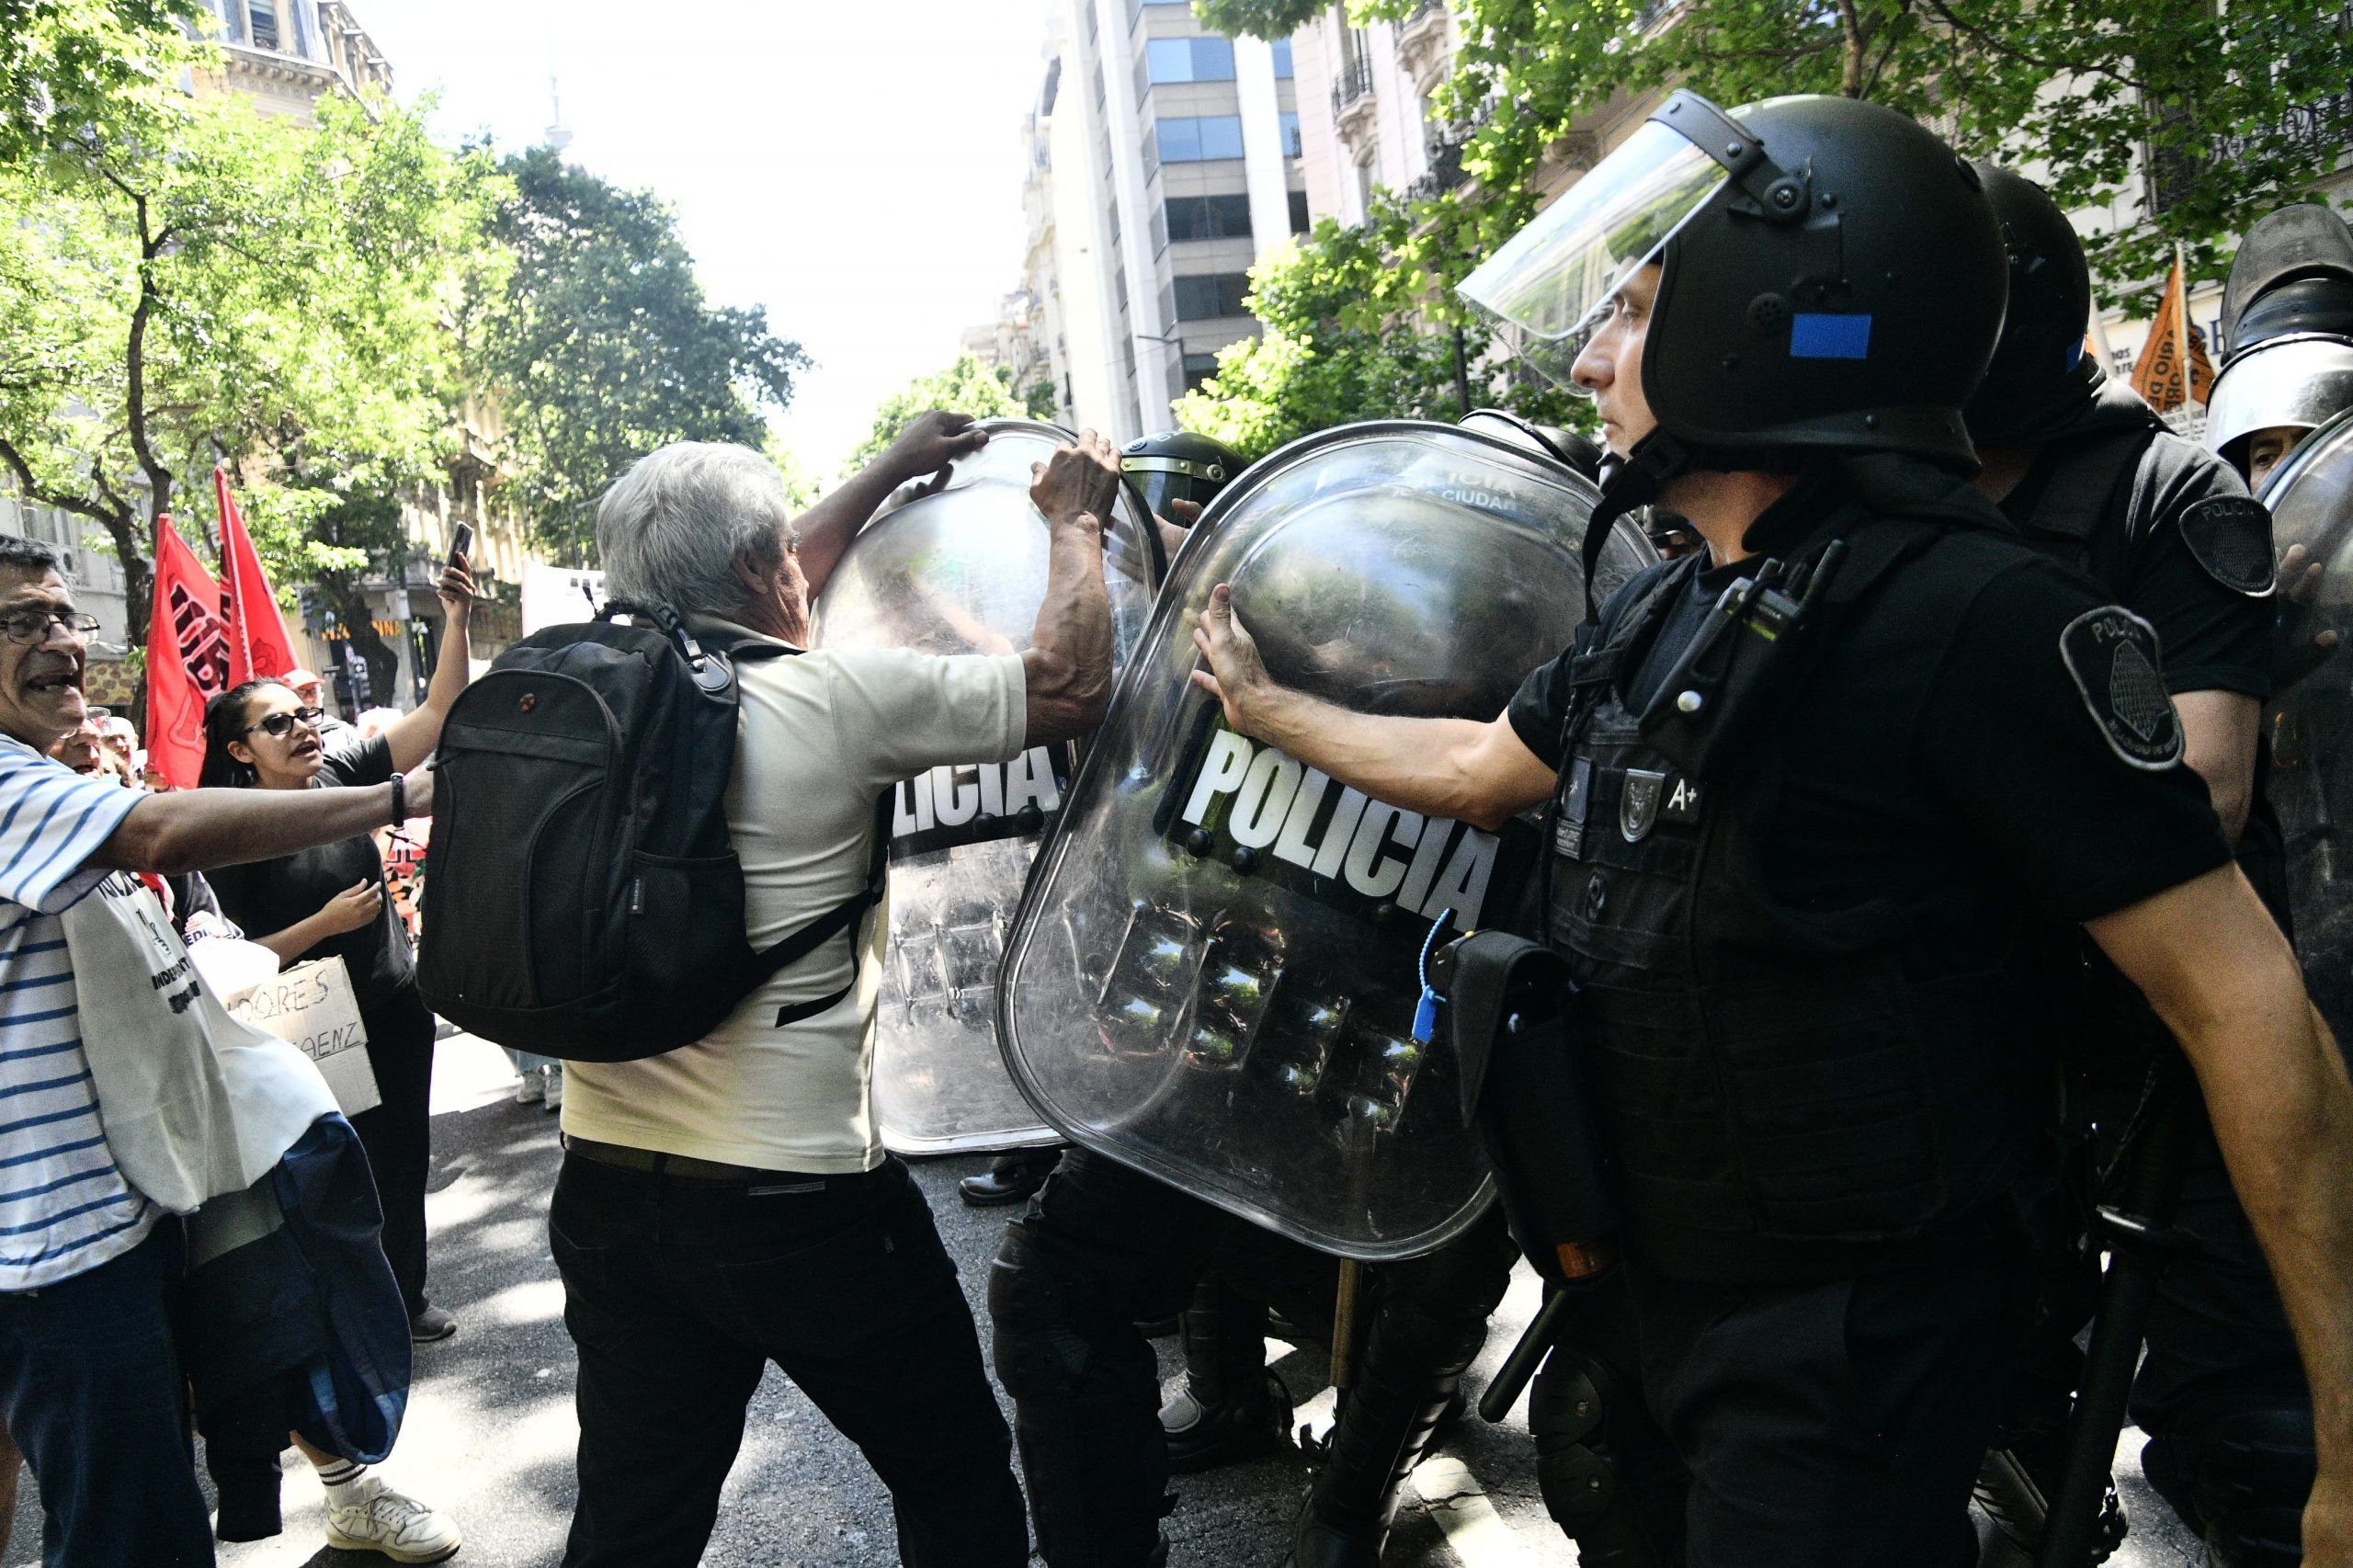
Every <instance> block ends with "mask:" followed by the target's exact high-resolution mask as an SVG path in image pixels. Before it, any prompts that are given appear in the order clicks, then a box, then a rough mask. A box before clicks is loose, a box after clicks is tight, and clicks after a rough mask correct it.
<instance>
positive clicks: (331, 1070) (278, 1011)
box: [229, 958, 384, 1116]
mask: <svg viewBox="0 0 2353 1568" xmlns="http://www.w3.org/2000/svg"><path fill="white" fill-rule="evenodd" d="M229 1011H230V1012H231V1013H233V1014H234V1015H235V1016H236V1017H240V1018H243V1019H244V1021H245V1022H247V1023H249V1024H251V1025H253V1026H254V1027H255V1028H260V1029H267V1030H268V1031H269V1032H270V1033H271V1034H274V1035H276V1036H277V1037H278V1039H280V1040H285V1041H286V1042H287V1043H288V1044H290V1045H292V1046H294V1047H296V1048H297V1049H298V1050H300V1051H301V1052H302V1054H303V1055H305V1056H307V1057H309V1058H310V1059H311V1060H312V1061H313V1062H317V1063H318V1067H319V1076H321V1077H323V1078H324V1079H325V1080H326V1081H327V1087H328V1088H330V1089H332V1090H334V1091H335V1104H337V1105H338V1106H340V1107H342V1108H343V1114H344V1115H346V1116H357V1115H358V1114H359V1113H360V1112H361V1111H363V1110H373V1109H375V1108H377V1107H378V1106H380V1105H381V1104H383V1103H384V1096H383V1094H382V1092H381V1091H380V1090H379V1089H378V1088H377V1087H376V1074H375V1070H374V1069H373V1068H371V1067H369V1065H368V1051H367V1045H368V1028H367V1026H366V1025H364V1024H362V1023H361V1022H360V1021H359V999H358V996H356V995H354V994H353V993H352V989H351V973H350V971H348V970H347V969H345V968H344V967H343V960H341V959H339V958H336V959H313V960H311V961H310V962H308V963H298V964H296V965H295V966H294V967H293V968H292V969H290V970H287V971H285V972H283V973H281V974H277V975H273V976H271V977H270V978H269V979H267V980H265V981H263V982H262V983H260V984H258V985H256V986H254V987H253V988H251V989H250V990H247V991H244V992H242V993H240V994H237V995H235V996H233V997H231V998H230V999H229Z"/></svg>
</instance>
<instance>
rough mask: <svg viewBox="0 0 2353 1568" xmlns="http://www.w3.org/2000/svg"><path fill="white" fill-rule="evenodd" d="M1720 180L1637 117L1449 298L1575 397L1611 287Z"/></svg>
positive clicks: (1715, 168) (1669, 132)
mask: <svg viewBox="0 0 2353 1568" xmlns="http://www.w3.org/2000/svg"><path fill="white" fill-rule="evenodd" d="M1727 177H1729V176H1727V173H1726V170H1725V166H1724V165H1723V164H1722V163H1720V162H1719V161H1717V159H1715V158H1714V157H1711V155H1710V154H1709V153H1705V152H1703V151H1701V150H1700V148H1699V145H1698V144H1697V143H1696V142H1692V141H1691V139H1690V138H1689V137H1687V136H1685V135H1684V134H1683V133H1682V132H1681V131H1677V130H1676V129H1675V128H1673V127H1672V126H1668V125H1665V124H1662V123H1661V122H1660V121H1658V120H1656V119H1651V120H1646V121H1644V122H1643V124H1642V125H1641V126H1640V127H1638V128H1637V129H1636V130H1635V131H1634V133H1633V134H1632V135H1631V136H1630V137H1628V138H1627V139H1626V140H1625V142H1623V143H1622V144H1620V146H1619V148H1618V150H1617V151H1615V152H1613V153H1610V154H1609V156H1608V157H1607V158H1604V159H1603V160H1602V161H1601V163H1600V164H1599V165H1597V167H1596V168H1595V169H1594V170H1593V171H1592V172H1591V173H1590V174H1588V175H1586V176H1585V177H1584V178H1583V179H1581V180H1579V181H1577V183H1576V184H1574V185H1573V186H1571V187H1569V188H1568V190H1567V192H1566V193H1565V194H1564V195H1563V196H1562V197H1561V199H1559V200H1558V201H1555V202H1554V203H1553V204H1552V206H1550V207H1548V208H1546V209H1545V210H1543V211H1542V212H1541V213H1539V214H1538V215H1537V217H1536V218H1535V219H1534V221H1532V222H1529V225H1528V226H1527V227H1526V228H1524V229H1522V230H1520V232H1519V233H1517V234H1514V235H1513V236H1512V237H1511V238H1510V239H1509V240H1508V241H1506V243H1505V244H1504V246H1503V248H1502V249H1500V250H1498V251H1496V252H1495V255H1494V256H1490V257H1488V258H1487V260H1486V261H1485V262H1484V263H1483V265H1482V266H1481V267H1479V269H1478V270H1477V271H1475V272H1473V273H1472V274H1471V276H1470V277H1468V278H1464V279H1463V280H1462V282H1461V285H1460V286H1459V288H1458V292H1460V293H1461V296H1462V298H1463V299H1464V300H1465V301H1468V302H1469V303H1470V304H1471V305H1472V307H1473V308H1475V309H1476V310H1477V311H1478V312H1479V313H1480V314H1481V315H1482V316H1483V317H1485V318H1486V319H1487V320H1488V322H1489V323H1490V324H1491V325H1492V326H1493V327H1494V328H1495V335H1496V338H1497V340H1498V341H1500V342H1501V343H1503V344H1504V345H1505V346H1506V347H1508V348H1509V349H1510V350H1511V351H1512V352H1513V353H1514V354H1517V355H1518V357H1519V358H1522V359H1524V360H1526V361H1527V362H1528V364H1529V366H1530V367H1532V368H1533V369H1536V370H1537V371H1538V372H1539V373H1540V374H1541V375H1543V376H1544V377H1546V378H1547V379H1548V380H1551V381H1554V382H1556V383H1557V384H1559V385H1561V386H1563V387H1566V388H1568V389H1570V390H1571V391H1574V392H1580V393H1582V392H1583V389H1582V388H1579V387H1578V386H1577V385H1576V382H1575V381H1574V379H1573V378H1572V376H1571V373H1570V372H1571V370H1572V369H1573V367H1574V365H1575V364H1576V360H1577V356H1578V355H1579V354H1581V353H1583V352H1584V351H1585V347H1586V344H1587V343H1588V342H1590V341H1591V340H1592V338H1593V335H1594V334H1595V333H1596V332H1597V331H1598V330H1599V328H1600V326H1601V324H1602V323H1604V322H1605V321H1607V320H1608V316H1609V305H1610V301H1612V300H1613V299H1615V298H1616V296H1617V293H1618V290H1620V289H1621V288H1623V287H1624V286H1625V283H1626V280H1627V279H1628V278H1631V277H1632V276H1633V275H1634V274H1635V273H1636V272H1638V271H1640V270H1641V269H1642V268H1643V267H1646V266H1648V265H1649V264H1651V263H1652V262H1654V261H1656V260H1658V258H1659V256H1660V254H1661V253H1662V252H1663V251H1664V250H1665V248H1666V243H1667V241H1669V240H1670V239H1673V238H1674V237H1675V235H1676V233H1677V231H1678V230H1680V229H1681V228H1682V227H1683V225H1684V224H1685V222H1688V220H1689V219H1690V217H1691V216H1692V214H1693V213H1695V212H1697V211H1699V210H1700V209H1701V208H1702V207H1704V206H1706V205H1707V203H1708V200H1709V199H1710V198H1711V197H1712V196H1714V195H1715V193H1716V192H1717V190H1718V189H1719V188H1721V187H1722V185H1723V184H1724V182H1725V180H1726V179H1727Z"/></svg>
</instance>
